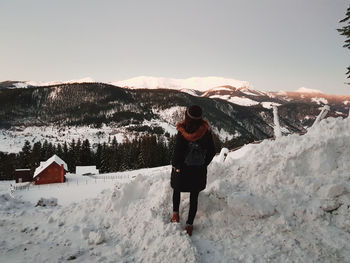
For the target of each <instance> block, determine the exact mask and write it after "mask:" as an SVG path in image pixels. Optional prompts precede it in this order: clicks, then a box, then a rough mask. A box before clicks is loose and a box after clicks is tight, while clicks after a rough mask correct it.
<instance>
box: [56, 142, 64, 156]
mask: <svg viewBox="0 0 350 263" xmlns="http://www.w3.org/2000/svg"><path fill="white" fill-rule="evenodd" d="M55 152H56V155H57V156H58V157H60V158H61V159H62V158H63V149H62V145H61V144H60V143H59V144H57V147H56V151H55Z"/></svg>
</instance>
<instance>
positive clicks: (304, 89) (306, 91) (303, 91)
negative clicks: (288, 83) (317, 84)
mask: <svg viewBox="0 0 350 263" xmlns="http://www.w3.org/2000/svg"><path fill="white" fill-rule="evenodd" d="M296 92H299V93H323V92H322V91H320V90H317V89H308V88H305V87H301V88H299V89H297V90H296Z"/></svg>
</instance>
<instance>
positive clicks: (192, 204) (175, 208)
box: [173, 189, 199, 225]
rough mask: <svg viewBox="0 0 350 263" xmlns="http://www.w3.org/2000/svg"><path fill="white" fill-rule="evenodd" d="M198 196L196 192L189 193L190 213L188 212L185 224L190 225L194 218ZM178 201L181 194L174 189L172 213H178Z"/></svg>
mask: <svg viewBox="0 0 350 263" xmlns="http://www.w3.org/2000/svg"><path fill="white" fill-rule="evenodd" d="M198 195H199V192H198V191H195V192H191V193H190V211H189V212H188V219H187V222H186V224H190V225H192V224H193V220H194V218H195V217H196V213H197V207H198ZM180 199H181V192H180V191H176V190H175V189H174V192H173V211H174V212H179V208H180Z"/></svg>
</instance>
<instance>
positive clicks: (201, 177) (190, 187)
mask: <svg viewBox="0 0 350 263" xmlns="http://www.w3.org/2000/svg"><path fill="white" fill-rule="evenodd" d="M196 142H197V143H199V144H200V145H201V147H202V148H203V149H205V150H206V158H205V164H204V165H202V166H187V165H186V164H185V163H184V161H185V155H186V153H187V147H188V143H189V141H187V140H186V139H185V138H184V136H183V135H182V134H181V132H178V134H177V136H176V144H175V151H174V158H173V161H172V165H173V169H172V172H171V182H170V184H171V187H172V188H174V189H176V190H178V191H180V192H193V191H198V192H199V191H202V190H204V189H205V187H206V185H207V166H208V165H209V163H210V162H211V161H212V159H213V157H214V156H215V147H214V141H213V136H212V134H211V132H210V131H209V130H208V131H207V132H206V133H205V134H204V136H203V137H202V138H200V139H199V140H197V141H196ZM175 169H180V173H176V172H175Z"/></svg>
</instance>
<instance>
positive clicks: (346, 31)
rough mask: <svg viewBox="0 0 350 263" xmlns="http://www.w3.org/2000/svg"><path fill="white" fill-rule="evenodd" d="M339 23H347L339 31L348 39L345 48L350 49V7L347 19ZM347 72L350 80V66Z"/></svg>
mask: <svg viewBox="0 0 350 263" xmlns="http://www.w3.org/2000/svg"><path fill="white" fill-rule="evenodd" d="M339 23H345V25H344V26H343V27H342V28H339V29H337V30H338V32H340V35H342V36H345V37H346V40H345V44H344V45H343V47H345V48H348V49H350V5H349V6H348V9H347V11H346V15H345V18H344V19H342V20H340V21H339ZM347 70H348V71H347V72H346V75H348V78H350V66H349V67H347ZM348 84H349V85H350V82H348Z"/></svg>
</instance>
